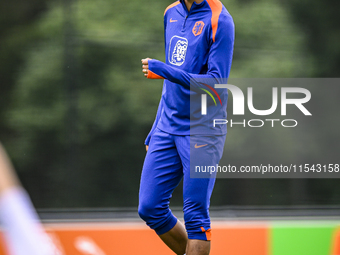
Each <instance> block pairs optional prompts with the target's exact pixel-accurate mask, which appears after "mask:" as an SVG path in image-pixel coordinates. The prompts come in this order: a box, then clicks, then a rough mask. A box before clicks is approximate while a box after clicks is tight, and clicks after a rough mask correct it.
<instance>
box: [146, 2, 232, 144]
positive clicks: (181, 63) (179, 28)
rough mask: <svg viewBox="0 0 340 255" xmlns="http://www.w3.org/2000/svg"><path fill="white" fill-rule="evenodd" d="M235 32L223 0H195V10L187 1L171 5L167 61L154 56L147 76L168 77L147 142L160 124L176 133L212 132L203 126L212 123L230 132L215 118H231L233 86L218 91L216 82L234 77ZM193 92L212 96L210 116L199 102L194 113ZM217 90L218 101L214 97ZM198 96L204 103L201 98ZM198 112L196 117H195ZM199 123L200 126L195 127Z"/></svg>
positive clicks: (214, 130) (219, 130)
mask: <svg viewBox="0 0 340 255" xmlns="http://www.w3.org/2000/svg"><path fill="white" fill-rule="evenodd" d="M234 31H235V29H234V22H233V19H232V17H231V15H230V14H229V12H228V11H227V10H226V8H225V7H224V6H223V4H222V3H221V2H220V1H218V0H204V1H203V2H202V3H200V4H196V3H195V2H194V3H193V4H192V7H191V9H190V11H188V9H187V7H186V5H185V3H184V0H180V1H176V2H175V3H173V4H171V5H170V6H168V7H167V8H166V10H165V12H164V34H165V57H166V63H163V62H161V61H158V60H155V59H152V60H149V73H148V76H147V78H149V79H165V80H164V84H163V92H162V97H161V100H160V103H159V107H158V111H157V116H156V119H155V122H154V124H153V127H152V129H151V131H150V133H149V135H148V137H147V138H146V141H145V144H146V145H148V144H149V140H150V137H151V135H152V133H153V132H154V130H155V128H156V127H157V128H159V129H161V130H162V131H164V132H167V133H170V134H174V135H195V134H206V129H205V131H204V130H203V129H204V128H206V127H207V126H209V129H210V131H209V132H211V134H225V133H226V132H227V128H226V125H221V126H218V127H214V128H213V127H212V119H214V118H215V119H226V115H227V113H226V107H227V99H228V93H227V89H216V90H215V89H214V83H221V82H222V81H223V80H224V81H225V80H226V79H227V78H228V77H229V72H230V67H231V62H232V56H233V48H234V38H235V35H234ZM212 80H213V81H214V82H213V83H211V81H212ZM194 81H206V82H194ZM209 81H210V82H209ZM207 83H210V85H208V84H207ZM203 91H205V92H203ZM209 92H210V93H209ZM216 92H217V93H216ZM193 93H194V94H197V95H199V94H202V93H209V95H211V98H210V97H208V100H207V101H208V102H207V105H208V109H209V110H208V114H207V115H205V116H202V115H199V116H198V115H197V114H198V113H199V112H200V110H199V109H200V107H199V106H200V104H198V105H197V107H196V106H195V107H196V108H197V109H196V110H194V113H193V109H191V110H190V99H192V98H191V97H190V95H191V96H192V95H193ZM215 95H216V96H217V98H216V100H214V98H212V96H214V97H215ZM199 98H200V97H199ZM217 99H218V100H217ZM197 101H198V102H200V101H199V99H198V100H197ZM216 101H217V102H218V103H219V104H221V106H220V107H216ZM214 103H215V104H214ZM191 107H193V106H192V105H191ZM190 111H191V112H190ZM195 114H196V115H197V119H196V122H195V120H194V119H195V118H193V116H194V115H195ZM190 117H192V118H191V122H190ZM190 124H191V125H190ZM193 126H196V127H197V128H192V127H193ZM200 127H202V128H200Z"/></svg>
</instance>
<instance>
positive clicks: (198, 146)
mask: <svg viewBox="0 0 340 255" xmlns="http://www.w3.org/2000/svg"><path fill="white" fill-rule="evenodd" d="M207 145H208V144H203V145H197V143H196V144H195V149H199V148H202V147H204V146H207Z"/></svg>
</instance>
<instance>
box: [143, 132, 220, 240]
mask: <svg viewBox="0 0 340 255" xmlns="http://www.w3.org/2000/svg"><path fill="white" fill-rule="evenodd" d="M225 137H226V135H220V136H200V135H195V136H194V135H192V136H181V135H171V134H168V133H166V132H163V131H161V130H160V129H158V128H157V129H156V130H155V132H154V133H153V134H152V136H151V140H150V143H149V149H148V152H147V154H146V157H145V161H144V166H143V171H142V176H141V183H140V190H139V207H138V213H139V215H140V217H141V218H142V219H143V220H144V221H145V222H146V223H147V225H148V226H149V227H150V228H151V229H154V230H155V231H156V233H157V234H158V235H161V234H164V233H166V232H168V231H169V230H171V229H172V228H173V227H174V226H175V225H176V223H177V218H176V217H175V216H174V215H173V214H172V212H171V210H170V208H169V204H170V198H171V196H172V192H173V190H174V189H175V188H176V187H177V186H178V184H179V182H180V181H181V179H182V178H183V212H184V221H185V227H186V230H187V233H188V238H189V239H198V240H210V230H211V228H210V218H209V205H210V197H211V193H212V190H213V188H214V184H215V176H211V175H210V176H209V175H207V176H208V177H210V178H191V177H190V168H191V171H193V170H194V167H195V165H197V166H216V164H218V163H219V161H220V159H221V157H222V153H223V147H224V142H225ZM190 154H191V155H190ZM190 156H191V161H192V162H191V164H190ZM193 161H194V162H193Z"/></svg>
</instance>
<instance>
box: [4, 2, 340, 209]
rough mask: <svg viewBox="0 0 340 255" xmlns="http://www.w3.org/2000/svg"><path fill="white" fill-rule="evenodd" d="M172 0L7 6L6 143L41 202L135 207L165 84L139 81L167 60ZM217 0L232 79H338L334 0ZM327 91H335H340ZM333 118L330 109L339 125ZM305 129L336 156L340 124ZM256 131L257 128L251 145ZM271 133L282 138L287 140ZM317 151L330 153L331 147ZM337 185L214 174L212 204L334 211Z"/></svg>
mask: <svg viewBox="0 0 340 255" xmlns="http://www.w3.org/2000/svg"><path fill="white" fill-rule="evenodd" d="M172 2H173V1H172V0H149V1H147V2H141V1H137V0H129V1H117V0H97V1H89V0H82V1H76V0H65V1H62V0H60V1H56V0H30V1H26V0H13V1H2V2H1V3H0V20H1V22H0V140H1V141H2V143H3V144H4V145H5V147H6V148H7V149H8V152H9V154H10V156H11V158H12V160H13V161H14V165H15V167H16V169H17V170H18V173H19V176H20V178H21V180H22V183H23V185H24V187H25V188H26V189H27V190H28V192H29V194H30V195H31V198H32V200H33V203H34V205H35V206H36V207H37V208H45V209H46V208H70V209H71V208H103V207H110V208H111V207H118V208H123V207H124V208H126V207H130V208H132V210H133V211H136V208H137V204H138V189H139V178H140V173H141V169H142V164H143V159H144V156H145V147H144V139H145V138H146V136H147V134H148V132H149V130H150V128H151V126H152V123H153V120H154V117H155V115H156V111H157V106H158V102H159V98H160V95H161V89H162V81H160V80H147V79H145V78H144V76H143V74H142V72H141V62H140V60H141V59H142V58H145V57H150V58H157V59H159V60H162V61H164V42H163V13H164V9H165V8H166V7H167V6H168V5H169V4H171V3H172ZM222 3H223V4H224V5H225V6H226V8H227V9H228V11H229V12H230V13H231V15H232V16H233V18H234V22H235V26H236V40H235V51H234V60H233V65H232V69H231V75H230V77H232V78H299V77H300V78H302V77H303V78H308V77H309V78H313V77H321V78H328V77H339V74H340V16H339V14H338V12H339V10H340V2H339V1H336V0H323V1H319V0H308V1H307V0H285V1H283V0H222ZM331 94H332V95H333V97H334V98H337V96H338V95H340V87H339V88H334V91H332V92H331ZM327 102H328V98H327V97H326V96H325V95H323V94H321V95H320V96H319V97H318V103H319V104H320V105H322V104H327ZM315 111H317V109H315ZM336 114H338V112H335V115H333V114H332V115H327V114H326V117H327V118H329V121H332V122H334V121H338V119H339V117H338V115H336ZM310 128H311V130H312V132H311V133H312V137H310V140H313V141H314V142H315V143H316V144H322V145H323V146H325V147H328V148H329V150H330V151H331V152H332V153H333V156H334V155H337V154H338V153H339V151H337V143H338V142H339V139H338V132H339V131H338V129H330V130H328V129H327V132H324V128H325V126H324V125H316V126H312V127H310ZM227 137H228V136H227ZM256 139H258V141H259V142H260V141H261V136H258V137H256V136H254V139H252V143H256V142H257V140H256ZM276 139H277V141H282V146H285V144H287V142H286V141H287V137H286V136H276ZM242 141H243V142H242V143H237V137H235V138H234V142H233V143H231V145H230V146H233V147H232V148H231V150H234V148H235V151H237V152H241V153H242V151H243V148H246V147H247V146H248V145H247V143H246V142H244V140H242ZM288 141H289V139H288ZM227 146H228V138H227ZM287 146H289V145H287ZM301 147H302V149H301V150H309V149H310V147H309V144H305V145H304V146H301ZM284 151H288V152H289V150H284ZM320 155H322V158H323V159H325V161H327V157H328V156H329V153H323V152H322V151H320ZM251 156H252V155H251V154H247V157H245V158H244V160H245V162H247V160H249V161H251ZM271 156H272V157H277V159H280V158H284V157H285V155H284V154H280V153H277V154H273V155H271ZM332 158H334V157H332ZM303 160H304V161H305V162H306V163H308V162H309V161H311V160H312V159H311V158H308V157H307V158H306V157H305V158H303ZM328 163H339V162H328ZM339 184H340V182H339V179H295V180H294V179H263V180H258V179H231V180H229V179H219V180H217V182H216V188H215V191H214V194H213V197H212V201H211V204H212V206H215V207H223V206H245V207H247V206H258V207H261V206H279V205H280V206H330V207H334V206H337V205H339V204H340V185H339ZM181 191H182V189H181V185H180V186H179V187H178V188H177V189H176V191H175V193H174V196H173V199H172V201H171V203H172V205H173V206H181V205H182V196H181Z"/></svg>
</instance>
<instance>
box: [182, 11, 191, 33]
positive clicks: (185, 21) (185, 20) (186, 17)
mask: <svg viewBox="0 0 340 255" xmlns="http://www.w3.org/2000/svg"><path fill="white" fill-rule="evenodd" d="M188 16H189V15H187V16H185V19H184V22H183V28H182V30H184V29H185V24H186V23H187V19H188Z"/></svg>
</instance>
